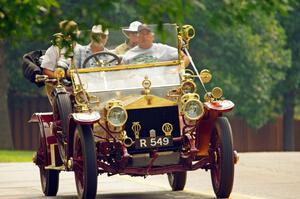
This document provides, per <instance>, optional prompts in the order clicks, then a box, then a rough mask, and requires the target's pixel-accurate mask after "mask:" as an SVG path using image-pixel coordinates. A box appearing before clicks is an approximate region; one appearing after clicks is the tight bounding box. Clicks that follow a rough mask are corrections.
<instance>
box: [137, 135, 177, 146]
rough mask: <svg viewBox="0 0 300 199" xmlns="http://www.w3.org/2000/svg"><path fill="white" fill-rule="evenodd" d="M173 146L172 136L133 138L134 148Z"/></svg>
mask: <svg viewBox="0 0 300 199" xmlns="http://www.w3.org/2000/svg"><path fill="white" fill-rule="evenodd" d="M166 146H173V139H172V137H165V136H157V137H146V138H140V139H136V140H135V148H137V149H141V148H157V147H166Z"/></svg>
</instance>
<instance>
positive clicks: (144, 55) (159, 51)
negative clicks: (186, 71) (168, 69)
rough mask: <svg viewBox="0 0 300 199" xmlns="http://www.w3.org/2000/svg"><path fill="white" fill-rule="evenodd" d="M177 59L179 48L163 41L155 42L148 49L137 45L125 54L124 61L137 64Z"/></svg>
mask: <svg viewBox="0 0 300 199" xmlns="http://www.w3.org/2000/svg"><path fill="white" fill-rule="evenodd" d="M176 59H178V49H177V48H174V47H171V46H168V45H165V44H161V43H153V44H152V46H151V47H150V48H147V49H143V48H140V47H138V46H136V47H134V48H132V49H130V50H128V51H127V52H126V53H125V54H124V56H123V60H122V62H123V63H125V64H136V63H149V62H155V61H170V60H176Z"/></svg>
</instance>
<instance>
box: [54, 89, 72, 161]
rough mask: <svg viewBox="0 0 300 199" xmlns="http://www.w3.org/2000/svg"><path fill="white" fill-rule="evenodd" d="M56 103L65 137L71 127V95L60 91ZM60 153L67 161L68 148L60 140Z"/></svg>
mask: <svg viewBox="0 0 300 199" xmlns="http://www.w3.org/2000/svg"><path fill="white" fill-rule="evenodd" d="M56 104H57V109H58V117H59V118H58V119H60V120H61V126H62V135H63V136H64V137H65V136H66V135H67V134H68V129H69V118H68V117H69V115H70V113H72V105H71V100H70V96H69V95H68V94H67V93H59V94H58V95H57V97H56ZM58 148H59V154H60V156H61V159H62V161H63V162H64V163H65V162H66V160H67V158H66V151H65V150H66V149H65V147H64V142H63V141H62V142H58Z"/></svg>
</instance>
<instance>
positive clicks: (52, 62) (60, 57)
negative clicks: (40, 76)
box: [41, 44, 81, 71]
mask: <svg viewBox="0 0 300 199" xmlns="http://www.w3.org/2000/svg"><path fill="white" fill-rule="evenodd" d="M79 48H81V45H80V44H76V46H75V48H74V54H75V55H76V54H77V51H78V49H79ZM65 52H66V49H64V48H63V49H60V50H59V48H58V47H57V46H53V45H52V46H50V47H49V48H48V49H47V51H46V53H45V55H44V56H43V58H42V63H41V68H46V69H48V70H51V71H55V68H56V67H57V65H61V66H62V67H67V68H69V67H70V65H71V59H70V58H65V56H64V54H65Z"/></svg>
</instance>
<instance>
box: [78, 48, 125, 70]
mask: <svg viewBox="0 0 300 199" xmlns="http://www.w3.org/2000/svg"><path fill="white" fill-rule="evenodd" d="M120 63H121V59H120V57H118V55H116V54H114V53H111V52H98V53H94V54H92V55H90V56H88V57H87V58H86V59H85V60H84V62H83V64H82V68H89V67H95V66H101V67H105V66H115V65H118V64H120Z"/></svg>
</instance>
